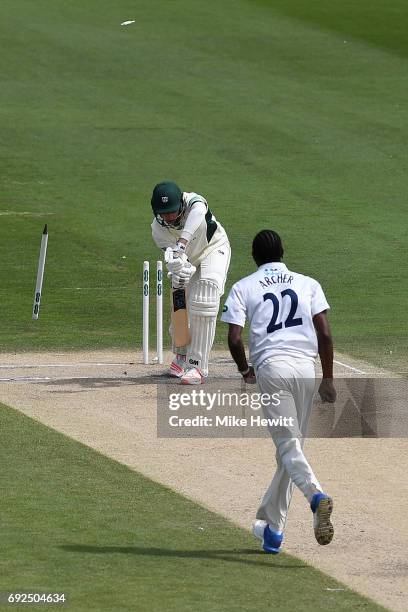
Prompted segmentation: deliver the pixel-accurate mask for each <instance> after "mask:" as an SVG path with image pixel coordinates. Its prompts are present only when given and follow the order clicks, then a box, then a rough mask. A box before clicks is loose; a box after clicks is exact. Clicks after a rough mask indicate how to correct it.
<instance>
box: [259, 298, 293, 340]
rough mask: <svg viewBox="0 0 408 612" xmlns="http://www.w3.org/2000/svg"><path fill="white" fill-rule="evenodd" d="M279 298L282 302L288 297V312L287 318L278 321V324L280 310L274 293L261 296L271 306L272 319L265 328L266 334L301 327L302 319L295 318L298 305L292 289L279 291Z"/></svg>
mask: <svg viewBox="0 0 408 612" xmlns="http://www.w3.org/2000/svg"><path fill="white" fill-rule="evenodd" d="M281 297H282V300H283V299H284V298H285V297H288V298H289V299H290V310H289V314H288V316H287V317H286V320H285V321H279V323H278V318H279V309H280V304H279V300H278V298H277V297H276V295H275V294H274V293H265V294H264V296H263V299H264V302H266V301H267V300H270V301H271V302H272V304H273V312H272V318H271V320H270V322H269V325H268V327H267V328H266V331H267V332H268V334H273V332H275V331H277V330H278V329H282V327H295V326H296V325H302V323H303V321H302V317H297V318H295V314H296V310H297V307H298V303H299V300H298V296H297V293H296V292H295V291H293V289H285V290H284V291H281Z"/></svg>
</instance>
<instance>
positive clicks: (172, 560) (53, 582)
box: [0, 405, 384, 612]
mask: <svg viewBox="0 0 408 612" xmlns="http://www.w3.org/2000/svg"><path fill="white" fill-rule="evenodd" d="M0 428H1V432H2V444H1V447H0V464H1V466H2V469H1V474H2V478H1V482H2V486H1V496H0V514H1V555H0V593H2V594H4V593H6V592H9V591H10V592H12V591H20V592H22V591H23V592H64V593H65V594H66V596H67V601H68V604H69V605H68V608H69V609H70V610H71V609H72V610H75V612H82V611H87V610H97V611H98V612H99V611H102V610H107V611H109V612H112V611H113V610H115V611H116V610H138V611H145V612H163V610H165V611H166V612H172V611H174V612H183V611H186V612H187V611H188V612H190V611H191V610H200V612H210V611H211V612H223V611H228V612H231V611H233V610H234V611H235V610H236V611H238V610H239V611H241V610H247V611H252V610H253V611H254V612H255V611H259V610H261V609H264V608H265V606H266V607H270V606H272V607H273V609H274V610H282V611H284V610H288V611H290V612H293V611H294V610H299V609H300V607H299V606H301V610H302V612H305V611H308V610H311V611H315V610H336V611H340V610H361V609H367V610H370V612H371V611H373V612H374V611H376V610H383V609H384V608H382V607H380V606H377V605H376V604H374V603H373V602H371V601H369V600H367V599H364V598H363V597H361V596H359V595H357V594H356V593H354V592H353V591H351V590H349V589H347V588H346V587H344V586H343V585H339V583H338V582H336V581H335V580H333V579H331V578H329V577H328V576H325V575H324V574H322V573H321V572H319V571H317V570H315V569H313V568H312V567H310V566H308V565H306V564H305V563H303V562H302V561H300V560H299V559H295V558H293V557H290V556H287V555H285V554H281V555H279V556H276V557H275V556H270V555H265V554H263V553H262V552H261V551H260V550H259V547H258V545H257V543H256V541H254V539H253V538H252V537H251V536H250V535H249V534H248V533H246V532H245V531H243V530H242V529H238V528H237V527H235V526H234V525H232V524H231V523H229V522H228V521H226V520H225V519H223V518H221V517H219V516H217V515H216V514H213V513H211V512H209V511H208V510H205V509H203V508H201V507H200V506H198V505H196V504H194V503H193V502H191V501H189V500H187V499H185V498H183V497H181V496H180V495H177V494H176V493H174V492H172V491H171V490H170V489H167V488H166V487H164V486H161V485H158V484H157V483H155V482H152V481H151V480H148V479H147V478H144V477H143V476H141V475H140V474H138V473H136V472H133V471H131V470H129V469H128V468H126V467H125V466H123V465H121V464H119V463H116V462H115V461H112V460H110V459H107V458H106V457H104V456H102V455H100V454H98V453H96V452H95V451H93V450H91V449H89V448H88V447H86V446H84V445H82V444H80V443H78V442H75V441H73V440H70V439H69V438H66V437H65V436H63V435H61V434H59V433H57V432H55V431H53V430H51V429H49V428H47V427H45V426H43V425H41V424H40V423H38V422H35V421H33V420H32V419H29V418H27V417H25V416H24V415H22V414H20V413H18V412H17V411H15V410H13V409H11V408H8V407H6V406H3V405H0ZM22 451H23V452H22ZM336 588H342V589H343V588H344V590H340V591H328V590H327V589H336ZM300 602H301V603H300ZM25 607H26V606H25ZM25 607H24V606H20V607H18V606H17V607H16V608H13V609H25ZM0 608H2V609H3V608H4V609H6V608H7V609H12V608H11V607H10V606H6V605H4V606H2V605H0ZM56 608H58V606H56Z"/></svg>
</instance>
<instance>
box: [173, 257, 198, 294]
mask: <svg viewBox="0 0 408 612" xmlns="http://www.w3.org/2000/svg"><path fill="white" fill-rule="evenodd" d="M196 269H197V268H196V267H195V266H193V264H191V263H190V262H189V261H187V263H186V264H184V267H183V268H182V269H181V270H180V272H179V273H178V274H173V273H171V272H169V273H168V275H167V276H168V277H169V278H171V284H172V286H173V289H183V288H184V287H185V286H186V285H188V283H189V282H190V280H191V277H192V276H193V274H194V273H195V271H196Z"/></svg>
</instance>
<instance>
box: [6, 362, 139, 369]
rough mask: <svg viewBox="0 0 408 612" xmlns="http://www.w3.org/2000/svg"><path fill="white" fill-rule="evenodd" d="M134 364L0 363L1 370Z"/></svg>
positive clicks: (128, 364)
mask: <svg viewBox="0 0 408 612" xmlns="http://www.w3.org/2000/svg"><path fill="white" fill-rule="evenodd" d="M130 365H135V364H134V363H133V362H130V361H128V362H126V363H92V362H88V361H84V362H78V363H48V364H47V363H38V364H35V365H32V364H30V365H0V369H2V370H24V369H31V368H77V367H81V366H102V367H103V366H130Z"/></svg>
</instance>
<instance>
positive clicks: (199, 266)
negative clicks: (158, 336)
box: [151, 181, 231, 385]
mask: <svg viewBox="0 0 408 612" xmlns="http://www.w3.org/2000/svg"><path fill="white" fill-rule="evenodd" d="M151 205H152V209H153V214H154V220H153V223H152V236H153V240H154V242H155V243H156V245H157V246H158V247H159V248H160V249H162V250H163V251H166V262H167V269H168V272H169V275H170V277H171V282H172V287H173V289H183V288H185V292H186V301H187V310H188V324H189V331H190V338H191V341H190V344H189V345H188V346H176V345H175V342H174V330H172V328H170V333H171V334H172V339H173V352H174V359H173V361H172V363H171V365H170V374H171V375H172V376H176V377H178V378H180V382H181V383H182V384H185V385H196V384H201V383H203V382H204V380H205V378H206V377H207V376H208V359H209V355H210V351H211V347H212V345H213V342H214V336H215V327H216V322H217V315H218V309H219V304H220V297H221V296H222V294H223V293H224V286H225V281H226V277H227V272H228V267H229V263H230V256H231V248H230V244H229V241H228V236H227V234H226V232H225V230H224V228H223V227H222V225H221V224H220V223H219V222H218V221H217V219H216V218H215V217H214V215H213V214H212V212H211V211H210V209H209V208H208V204H207V201H206V200H205V198H203V196H201V195H198V194H197V193H194V192H186V191H184V192H183V191H181V189H180V187H178V185H176V184H175V183H173V182H170V181H166V182H163V183H158V184H157V185H156V186H155V188H154V189H153V194H152V199H151Z"/></svg>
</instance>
